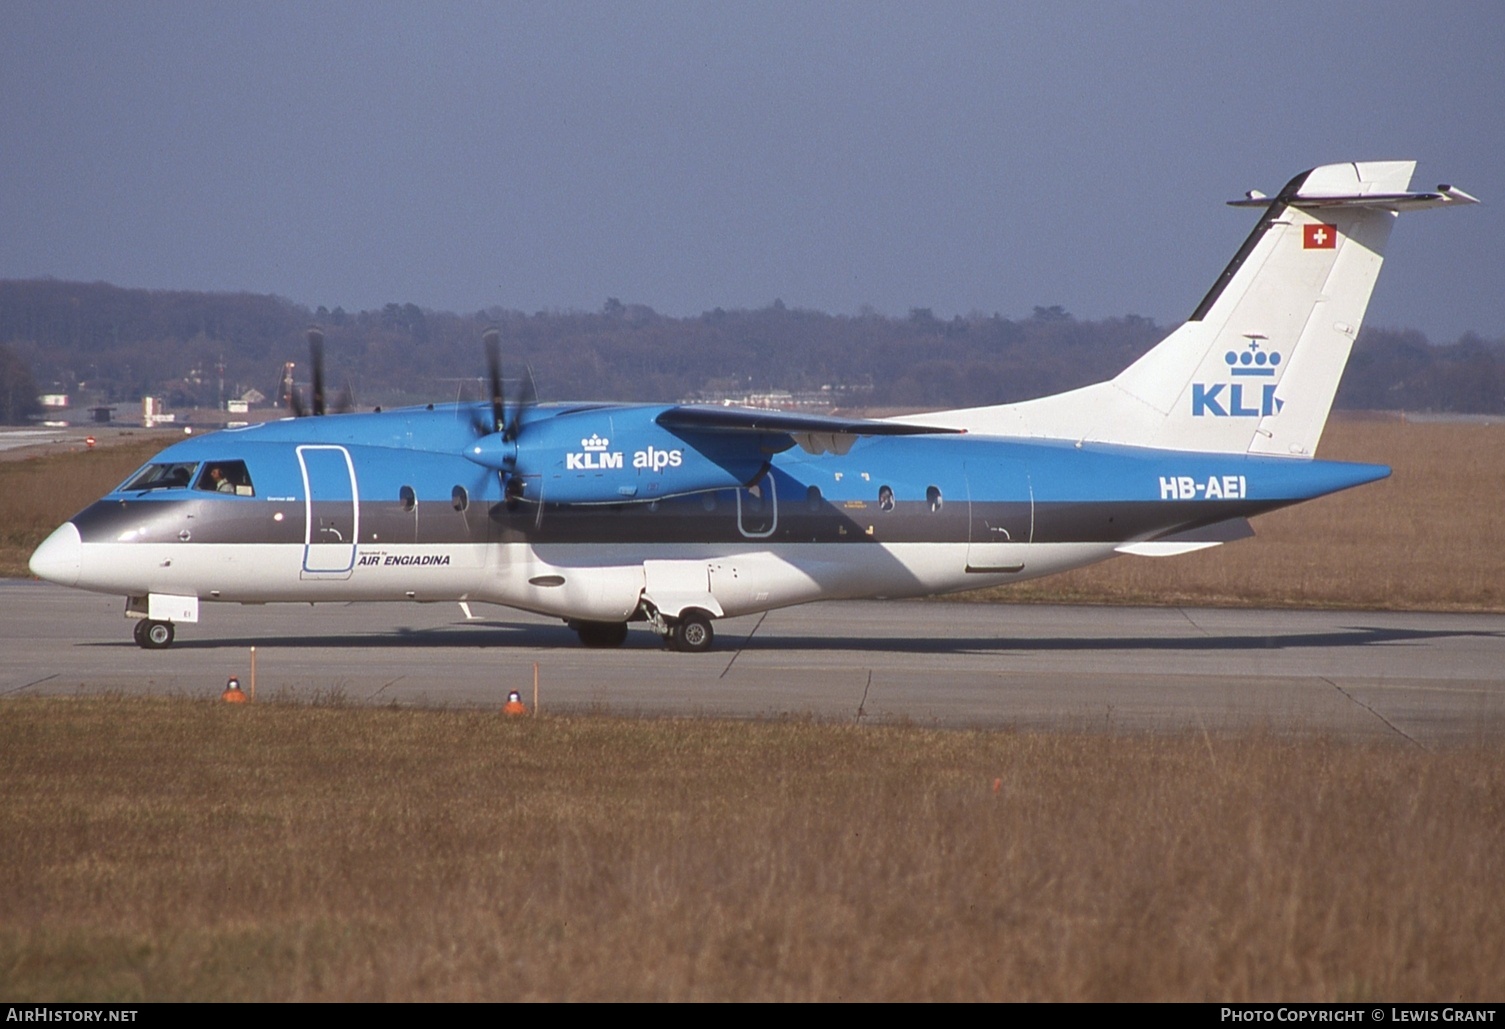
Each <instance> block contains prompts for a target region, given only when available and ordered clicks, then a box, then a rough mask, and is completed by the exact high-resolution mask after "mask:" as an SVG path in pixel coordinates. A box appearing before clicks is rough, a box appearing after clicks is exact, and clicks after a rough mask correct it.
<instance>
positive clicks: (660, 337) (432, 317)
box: [0, 280, 1505, 421]
mask: <svg viewBox="0 0 1505 1029" xmlns="http://www.w3.org/2000/svg"><path fill="white" fill-rule="evenodd" d="M315 323H317V324H319V325H320V326H321V327H322V328H323V330H324V333H325V340H326V342H325V349H326V365H327V377H328V381H329V382H330V384H331V392H332V393H333V392H337V391H338V390H340V389H341V388H343V387H344V386H345V385H346V384H348V385H349V387H350V389H351V391H352V393H353V395H354V397H355V399H356V401H357V403H358V404H359V405H361V406H370V405H372V404H384V405H392V404H397V403H405V402H407V403H412V402H427V401H440V402H442V401H445V400H453V399H456V398H457V397H460V398H468V397H479V396H480V395H481V393H482V391H481V387H480V384H481V381H482V377H483V376H484V374H485V358H484V355H483V351H482V347H481V343H480V339H481V334H482V332H483V331H484V330H485V328H486V327H487V326H489V325H493V324H494V325H498V326H500V328H501V331H502V341H503V343H502V346H503V365H504V370H505V371H506V372H507V374H509V375H512V374H520V373H521V371H522V369H523V368H524V366H528V367H530V368H531V369H532V373H533V376H534V378H535V380H536V382H537V384H538V390H539V395H540V397H541V398H542V399H545V400H624V401H676V400H681V399H687V398H697V397H699V398H714V397H721V396H740V395H744V394H748V393H768V392H772V391H790V392H793V393H820V392H821V391H823V390H825V391H826V393H827V394H828V395H831V396H833V397H834V398H835V399H836V400H837V402H838V403H845V404H847V406H864V407H883V408H912V409H920V408H937V407H961V406H973V405H981V404H995V403H1006V402H1010V401H1016V400H1024V399H1028V398H1030V397H1035V396H1041V395H1045V394H1049V393H1055V392H1059V391H1061V390H1066V389H1072V388H1074V387H1077V386H1082V385H1086V384H1088V383H1091V382H1096V381H1098V380H1101V379H1103V378H1107V377H1110V376H1112V375H1114V374H1116V373H1117V372H1118V371H1119V370H1121V369H1122V368H1123V367H1125V366H1126V365H1128V364H1129V363H1130V362H1131V361H1133V360H1134V359H1135V358H1136V357H1138V356H1139V355H1140V354H1142V353H1143V352H1144V351H1145V350H1146V349H1148V348H1149V347H1150V346H1151V345H1153V344H1154V343H1155V342H1156V341H1158V340H1159V339H1161V338H1162V337H1163V336H1164V335H1165V334H1166V333H1167V332H1168V331H1169V327H1167V326H1161V325H1157V324H1156V323H1155V322H1154V321H1153V320H1151V319H1148V318H1143V317H1139V316H1135V315H1125V316H1123V317H1117V318H1104V319H1098V320H1086V319H1078V318H1075V317H1072V316H1071V315H1070V314H1069V313H1067V312H1066V311H1064V310H1062V309H1061V308H1059V307H1037V308H1035V309H1034V310H1033V311H1032V312H1031V313H1030V314H1029V315H1026V316H1023V317H1016V318H1006V317H1003V316H1002V315H1000V314H982V313H974V314H970V315H967V316H957V317H954V318H949V319H946V318H939V317H936V316H935V315H934V314H933V312H931V311H930V310H927V309H922V308H917V309H914V310H911V311H910V312H909V313H908V314H907V315H904V316H900V317H889V316H884V315H880V314H876V313H872V312H863V313H859V314H855V315H840V314H835V315H833V314H826V313H823V312H818V311H810V310H801V309H797V308H789V307H786V306H785V305H784V304H783V303H781V302H779V301H774V302H773V303H771V304H769V305H768V306H766V307H762V308H758V309H752V310H750V309H736V310H722V309H720V308H717V309H715V310H711V311H707V312H704V313H702V314H700V315H695V316H690V317H671V316H668V315H663V314H659V313H658V312H655V311H654V310H652V309H651V308H648V307H645V306H643V305H639V304H631V303H623V302H622V301H621V300H619V299H617V298H609V299H607V300H606V301H605V302H604V303H603V304H602V306H601V308H600V309H599V310H596V311H589V312H586V311H540V312H535V313H525V312H521V311H514V310H507V309H504V308H499V307H493V308H487V309H484V310H478V311H474V312H471V313H469V314H456V313H452V312H444V311H433V310H426V309H422V308H419V307H418V306H416V305H414V304H398V303H390V304H386V305H385V306H383V307H381V308H378V309H373V310H366V311H358V312H353V313H352V312H347V311H345V310H343V309H342V308H338V307H337V308H335V309H333V310H329V309H326V308H324V307H317V308H313V309H310V308H308V307H305V306H303V305H300V304H295V303H293V302H291V301H289V300H285V299H283V298H280V297H275V296H266V295H257V294H247V293H229V294H227V293H198V292H187V291H157V290H132V289H121V288H119V287H115V286H110V285H107V284H104V283H76V282H61V281H56V280H36V281H0V405H4V404H5V403H6V398H7V397H11V398H12V400H11V406H10V407H9V408H7V407H4V406H0V419H9V420H12V421H16V420H21V419H23V418H24V417H26V415H27V414H28V413H30V412H31V410H32V409H31V408H27V407H26V406H25V405H24V404H19V403H18V402H16V401H15V399H14V398H15V397H17V396H22V395H34V393H35V391H36V390H38V389H40V390H41V391H44V392H65V393H70V394H72V395H74V397H75V404H77V403H79V402H81V401H88V402H101V403H109V402H130V401H135V400H137V399H139V398H140V397H141V396H143V395H147V394H151V395H157V396H163V397H164V398H165V399H166V400H167V402H168V404H169V405H172V406H175V407H215V406H218V405H219V404H220V402H221V401H222V400H223V399H225V398H226V397H233V396H239V395H241V394H243V393H245V392H246V390H248V389H251V388H253V387H254V388H256V389H258V390H260V391H261V392H262V393H264V394H266V395H267V396H268V397H269V398H275V397H276V396H277V395H278V384H279V382H280V380H281V375H282V366H283V363H284V362H286V361H292V362H295V363H296V365H297V368H296V369H295V375H296V376H297V377H298V378H299V379H300V381H306V380H307V377H308V373H307V345H306V343H305V341H304V333H305V330H306V328H307V327H308V326H309V325H310V324H315ZM27 377H29V379H30V380H32V384H31V385H25V384H24V382H25V378H27ZM28 391H30V393H28ZM1337 404H1338V406H1339V407H1345V408H1370V409H1401V410H1432V411H1452V412H1467V413H1501V412H1505V339H1497V340H1485V339H1482V338H1480V337H1478V336H1474V335H1467V336H1464V337H1463V338H1462V339H1459V340H1457V341H1455V342H1451V343H1446V344H1435V343H1432V342H1430V341H1429V340H1427V339H1426V337H1425V336H1423V335H1422V334H1421V333H1419V332H1416V331H1414V330H1391V329H1373V328H1370V329H1365V330H1364V332H1363V333H1362V334H1361V336H1360V338H1359V341H1358V343H1357V345H1356V347H1355V352H1354V356H1353V359H1352V360H1351V361H1350V363H1349V367H1348V371H1347V374H1346V375H1345V376H1344V379H1343V383H1342V386H1341V388H1340V389H1339V393H1338V398H1337ZM23 408H24V409H23Z"/></svg>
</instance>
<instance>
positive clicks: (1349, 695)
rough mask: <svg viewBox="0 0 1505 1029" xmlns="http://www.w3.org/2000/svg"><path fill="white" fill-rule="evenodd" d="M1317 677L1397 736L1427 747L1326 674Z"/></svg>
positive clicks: (1421, 746) (1422, 747)
mask: <svg viewBox="0 0 1505 1029" xmlns="http://www.w3.org/2000/svg"><path fill="white" fill-rule="evenodd" d="M1317 678H1319V679H1321V680H1322V681H1323V682H1325V683H1327V684H1328V685H1329V686H1331V687H1332V688H1333V689H1335V690H1337V691H1338V692H1339V693H1341V694H1343V696H1345V697H1347V698H1348V699H1349V700H1351V701H1353V702H1354V703H1355V704H1357V705H1359V707H1361V708H1363V709H1364V710H1365V711H1368V712H1369V713H1370V714H1372V715H1374V717H1376V718H1378V719H1379V720H1380V721H1382V722H1384V723H1385V724H1386V725H1387V726H1389V727H1390V730H1391V731H1392V732H1394V733H1395V734H1396V735H1397V736H1401V737H1403V738H1405V739H1407V740H1410V741H1411V742H1412V743H1414V744H1416V745H1417V746H1418V747H1420V748H1421V749H1422V750H1426V749H1427V745H1426V744H1425V743H1422V742H1421V741H1420V740H1418V739H1416V737H1414V736H1412V735H1411V734H1410V733H1408V732H1406V731H1405V730H1404V729H1402V728H1401V727H1400V726H1398V725H1396V724H1395V723H1394V722H1392V721H1391V720H1390V719H1388V718H1386V717H1385V716H1384V715H1382V714H1380V713H1379V712H1378V711H1376V710H1375V709H1374V708H1372V707H1370V706H1369V705H1368V704H1366V703H1364V702H1363V701H1362V700H1360V699H1359V698H1358V697H1355V696H1354V695H1353V694H1352V693H1349V692H1348V691H1347V690H1345V689H1344V688H1343V687H1342V686H1339V685H1338V684H1337V683H1335V682H1333V681H1332V680H1331V679H1329V678H1328V677H1327V676H1325V675H1319V676H1317Z"/></svg>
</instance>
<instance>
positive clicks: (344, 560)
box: [297, 443, 361, 578]
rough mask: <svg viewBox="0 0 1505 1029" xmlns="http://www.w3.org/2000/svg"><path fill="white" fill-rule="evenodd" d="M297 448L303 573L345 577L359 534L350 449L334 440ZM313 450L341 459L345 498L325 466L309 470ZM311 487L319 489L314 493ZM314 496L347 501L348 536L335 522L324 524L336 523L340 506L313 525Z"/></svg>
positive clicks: (358, 507) (327, 502) (358, 504)
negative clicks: (300, 476)
mask: <svg viewBox="0 0 1505 1029" xmlns="http://www.w3.org/2000/svg"><path fill="white" fill-rule="evenodd" d="M297 451H298V467H299V469H300V470H301V472H302V473H303V577H304V578H348V577H349V576H350V572H351V570H352V569H354V568H355V548H356V543H358V542H359V540H360V535H361V501H360V491H359V490H358V489H357V487H356V480H355V462H353V461H351V460H350V451H348V450H346V449H345V448H344V447H342V446H338V445H335V444H329V443H319V444H307V445H304V446H300V447H298V448H297ZM313 451H333V452H335V453H337V454H339V455H340V458H341V459H343V461H344V463H345V474H346V476H348V482H349V488H350V496H349V498H348V501H347V498H346V497H345V496H344V495H343V493H344V489H343V486H342V484H341V482H340V479H339V476H338V475H337V474H336V475H335V476H334V477H332V478H327V477H326V476H327V475H328V469H325V468H319V469H317V470H318V471H319V472H321V473H323V474H321V475H312V476H311V475H310V474H309V469H308V455H309V453H311V452H313ZM316 461H317V459H316ZM335 467H337V466H335ZM315 490H318V491H319V496H317V497H316V496H315ZM330 494H334V496H330ZM316 500H317V501H318V503H320V504H323V505H331V504H339V503H343V502H348V503H349V505H350V508H349V515H350V530H349V539H345V538H344V535H345V534H344V533H341V531H340V527H339V525H338V524H326V523H327V522H330V521H334V522H336V523H338V521H339V520H340V516H342V515H344V514H345V511H344V510H343V509H341V510H338V511H337V512H336V514H335V516H334V517H333V518H329V517H327V516H326V517H321V518H320V519H319V521H320V523H321V524H320V525H319V527H318V528H317V529H316V528H315V526H314V520H315V518H314V503H315V501H316ZM331 534H332V535H333V536H334V537H335V539H334V540H333V541H331V540H329V539H327V537H328V536H329V535H331Z"/></svg>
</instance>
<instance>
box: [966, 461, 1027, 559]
mask: <svg viewBox="0 0 1505 1029" xmlns="http://www.w3.org/2000/svg"><path fill="white" fill-rule="evenodd" d="M964 467H965V469H966V474H967V513H968V519H969V528H968V534H967V569H966V570H967V571H968V572H973V573H977V574H980V575H990V574H991V575H1004V574H1017V573H1019V572H1022V571H1024V563H1025V556H1024V555H1025V554H1026V553H1027V551H1028V549H1029V547H1028V544H1029V542H1030V540H1031V539H1032V538H1033V537H1034V529H1035V501H1034V494H1033V491H1032V490H1031V488H1030V481H1029V468H1028V467H1027V466H1026V465H1025V463H1024V462H1023V461H1016V460H1008V459H1003V460H997V459H990V460H986V461H967V462H965V465H964Z"/></svg>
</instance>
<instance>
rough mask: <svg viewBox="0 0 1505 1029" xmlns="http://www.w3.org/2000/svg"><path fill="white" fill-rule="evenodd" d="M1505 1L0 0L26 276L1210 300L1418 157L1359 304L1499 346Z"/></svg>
mask: <svg viewBox="0 0 1505 1029" xmlns="http://www.w3.org/2000/svg"><path fill="white" fill-rule="evenodd" d="M1502 53H1505V4H1498V3H1493V2H1488V0H1477V2H1474V3H1461V2H1453V0H1436V2H1430V3H1426V4H1418V3H1414V2H1406V3H1400V2H1394V0H1365V2H1353V3H1350V2H1331V3H1322V2H1311V0H1306V2H1301V3H1283V2H1272V3H1259V4H1244V3H1232V2H1230V3H1216V4H1209V3H1202V2H1187V3H1168V2H1167V3H1161V2H1140V3H1128V2H1122V3H1113V2H1106V0H1101V2H1069V0H1062V2H1052V3H1038V2H1030V3H1010V2H1004V0H993V2H986V3H954V2H937V0H931V2H925V3H918V2H915V3H891V2H880V0H864V2H860V3H836V2H819V0H802V2H790V3H785V2H772V0H765V2H735V0H722V2H711V3H699V2H695V0H670V2H650V0H637V2H626V0H613V2H606V0H594V2H569V0H551V2H547V3H546V2H542V0H533V2H528V3H505V2H488V3H461V2H442V0H427V2H424V3H392V2H378V0H360V2H348V3H347V2H317V0H311V2H297V3H294V2H286V0H255V2H247V0H239V2H231V0H217V2H211V3H204V2H202V0H195V2H189V3H169V2H140V0H122V2H118V3H101V2H98V0H87V2H77V0H41V2H34V0H6V2H5V3H4V4H3V5H0V155H3V159H0V278H36V277H41V276H52V277H55V278H59V279H79V280H85V281H105V282H111V283H114V284H116V285H120V286H128V287H147V288H153V289H192V290H215V291H247V292H252V293H274V294H277V295H280V296H284V297H287V298H289V299H291V300H294V301H297V302H299V303H303V304H307V305H309V306H311V307H315V306H318V305H324V306H327V307H329V308H334V307H336V306H342V307H344V308H346V309H347V310H359V309H365V308H372V307H380V306H382V305H383V304H386V303H389V302H396V303H414V304H417V305H419V306H420V307H425V308H431V309H437V310H448V311H456V312H460V313H469V312H473V311H476V310H479V309H482V308H486V307H491V306H494V305H499V306H502V307H505V308H511V309H519V310H523V311H529V312H532V311H540V310H587V311H594V310H599V309H600V308H601V306H602V304H603V303H604V302H605V301H606V299H607V298H609V297H614V298H617V299H620V300H621V301H622V302H623V303H629V304H631V303H639V304H646V305H648V306H650V307H652V308H654V309H655V310H658V311H660V312H662V313H665V314H670V315H680V316H682V315H694V314H699V313H701V312H703V311H708V310H712V309H714V308H717V307H722V308H729V309H730V308H759V307H763V306H766V305H767V304H769V303H772V302H773V301H774V300H775V299H779V300H782V301H783V302H784V303H785V304H786V305H788V306H790V307H801V308H811V309H815V310H820V311H826V312H830V313H833V314H855V313H857V312H859V311H860V310H863V309H864V308H871V309H873V310H876V311H878V312H880V313H883V314H889V315H902V314H905V313H906V312H907V311H909V310H910V309H911V308H919V307H923V308H930V309H931V310H932V311H933V312H934V313H935V314H936V315H938V316H941V317H950V316H952V315H955V314H963V315H965V314H969V313H972V312H983V313H987V314H992V313H994V312H997V313H1001V314H1003V315H1004V316H1005V317H1023V316H1027V315H1028V314H1029V313H1030V312H1031V310H1032V309H1033V308H1034V307H1035V306H1037V305H1038V306H1046V307H1048V306H1051V305H1057V304H1058V305H1060V306H1062V307H1064V308H1065V309H1066V310H1067V311H1069V312H1071V313H1072V314H1074V315H1076V316H1078V317H1082V318H1102V317H1110V316H1117V315H1126V314H1136V315H1141V316H1145V317H1149V318H1153V319H1155V320H1156V321H1158V322H1160V323H1162V324H1167V325H1171V324H1175V323H1178V322H1179V321H1181V320H1182V319H1184V318H1185V317H1186V316H1187V315H1189V314H1190V313H1191V311H1192V310H1193V308H1194V307H1195V306H1196V304H1197V302H1198V301H1199V300H1200V299H1201V297H1202V294H1203V293H1204V292H1206V290H1207V288H1208V287H1209V286H1210V285H1211V284H1212V281H1213V279H1214V278H1215V277H1216V276H1217V273H1218V272H1219V271H1220V270H1221V269H1222V266H1223V265H1224V264H1225V263H1226V262H1227V260H1228V258H1229V257H1231V256H1232V254H1233V253H1234V251H1235V250H1236V249H1237V248H1238V246H1239V244H1240V243H1241V242H1242V240H1243V237H1244V236H1245V235H1246V234H1247V232H1248V231H1249V229H1250V228H1251V227H1252V223H1253V220H1254V218H1255V215H1254V214H1253V213H1252V212H1249V211H1241V210H1238V209H1235V208H1229V207H1227V206H1225V204H1224V202H1225V201H1227V200H1231V199H1233V198H1235V197H1238V196H1240V195H1242V194H1243V193H1244V191H1246V190H1249V189H1260V190H1263V191H1265V192H1267V193H1273V192H1275V191H1276V190H1277V189H1279V187H1280V186H1281V185H1283V184H1284V183H1285V182H1286V181H1287V180H1288V179H1290V178H1291V177H1292V176H1293V175H1295V174H1296V173H1298V172H1300V171H1303V170H1305V169H1307V168H1310V167H1313V166H1314V165H1318V164H1323V163H1330V162H1335V161H1350V160H1384V159H1401V158H1415V159H1417V160H1418V161H1419V162H1420V164H1419V166H1418V170H1417V175H1416V179H1415V180H1414V182H1413V186H1414V187H1416V188H1430V187H1432V186H1435V185H1436V184H1437V183H1439V182H1449V183H1452V184H1454V185H1456V186H1458V187H1459V188H1461V189H1464V190H1466V191H1468V192H1470V193H1472V194H1474V195H1475V196H1478V197H1479V198H1480V199H1481V200H1483V201H1484V205H1483V206H1480V207H1469V208H1464V209H1461V210H1443V211H1428V212H1419V213H1416V214H1411V215H1407V216H1405V217H1404V218H1402V220H1401V224H1400V225H1398V226H1397V228H1396V231H1395V233H1394V235H1393V236H1392V239H1391V244H1390V249H1389V252H1388V254H1387V261H1386V264H1385V270H1384V273H1383V274H1382V275H1381V278H1380V281H1379V286H1378V289H1377V290H1376V295H1375V299H1374V302H1373V303H1372V305H1371V307H1370V312H1369V317H1368V319H1367V324H1370V325H1380V326H1385V327H1390V328H1416V329H1420V330H1421V331H1423V332H1425V333H1426V334H1427V335H1428V336H1429V337H1431V338H1432V339H1433V340H1434V341H1438V342H1444V341H1451V340H1452V339H1455V338H1457V337H1458V336H1459V335H1461V334H1462V333H1464V332H1468V331H1473V332H1477V333H1479V334H1480V335H1483V336H1485V337H1486V338H1491V339H1493V338H1499V337H1501V336H1505V262H1502V261H1501V259H1500V247H1499V240H1500V239H1501V229H1502V226H1501V211H1502V210H1505V161H1502V156H1505V60H1502V59H1501V54H1502Z"/></svg>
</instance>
